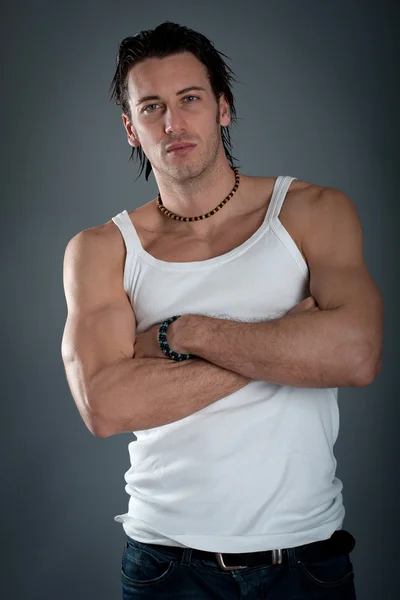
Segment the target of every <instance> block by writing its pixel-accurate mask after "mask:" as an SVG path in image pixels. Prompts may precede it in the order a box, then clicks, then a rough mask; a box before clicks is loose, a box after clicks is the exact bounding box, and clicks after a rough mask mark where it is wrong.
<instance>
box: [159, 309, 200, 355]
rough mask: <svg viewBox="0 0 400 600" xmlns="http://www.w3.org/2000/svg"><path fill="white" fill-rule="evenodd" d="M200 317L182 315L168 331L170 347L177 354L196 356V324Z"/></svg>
mask: <svg viewBox="0 0 400 600" xmlns="http://www.w3.org/2000/svg"><path fill="white" fill-rule="evenodd" d="M197 319H198V315H182V316H181V317H180V318H179V319H177V320H176V321H174V322H173V323H171V325H170V326H169V327H168V330H167V339H168V344H169V347H170V348H171V349H172V350H174V351H175V352H177V353H181V354H195V352H194V343H193V342H194V340H195V339H196V333H195V329H196V323H197V322H198V321H197Z"/></svg>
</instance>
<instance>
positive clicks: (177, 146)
mask: <svg viewBox="0 0 400 600" xmlns="http://www.w3.org/2000/svg"><path fill="white" fill-rule="evenodd" d="M193 146H195V144H189V143H184V142H182V143H176V144H172V145H171V146H168V148H167V152H171V151H172V150H179V149H180V148H192V147H193Z"/></svg>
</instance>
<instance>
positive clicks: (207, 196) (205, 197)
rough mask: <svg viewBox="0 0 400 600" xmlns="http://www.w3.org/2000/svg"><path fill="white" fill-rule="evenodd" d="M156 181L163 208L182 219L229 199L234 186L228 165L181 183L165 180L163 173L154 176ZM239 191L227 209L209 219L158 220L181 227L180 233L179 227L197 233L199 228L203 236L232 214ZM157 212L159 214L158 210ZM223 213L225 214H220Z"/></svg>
mask: <svg viewBox="0 0 400 600" xmlns="http://www.w3.org/2000/svg"><path fill="white" fill-rule="evenodd" d="M155 178H156V181H157V185H158V189H159V192H160V195H161V200H162V203H163V205H164V206H165V207H166V208H167V209H168V210H170V211H172V212H173V213H175V214H177V215H179V216H181V217H196V216H200V215H203V214H205V213H207V212H209V211H211V210H213V209H214V208H215V207H216V206H218V204H220V203H221V202H222V201H223V200H224V199H225V198H226V196H228V194H229V193H230V192H231V191H232V188H233V187H234V185H235V173H234V171H233V169H232V168H231V167H230V165H229V164H228V162H226V164H224V165H222V166H218V165H215V166H214V167H212V168H208V169H205V170H204V171H202V172H201V173H200V174H199V175H197V176H195V177H190V178H189V177H188V178H186V179H182V180H177V179H175V178H170V177H166V176H165V175H164V174H163V173H155ZM239 189H240V186H239ZM239 189H238V190H237V192H236V193H235V194H234V196H233V197H232V198H231V200H230V201H229V202H228V203H227V205H226V206H224V207H223V208H222V209H220V210H219V211H218V212H217V213H215V214H214V215H212V217H210V218H209V219H204V220H202V221H196V222H182V221H174V220H173V219H170V218H169V217H168V216H166V215H161V216H162V218H163V219H164V220H168V221H171V223H174V224H175V225H180V226H181V229H183V227H182V226H187V227H185V229H193V230H194V231H197V232H199V231H200V227H199V226H201V230H202V231H203V230H204V232H205V231H206V230H207V229H208V228H213V227H214V226H215V225H216V223H217V221H218V222H219V221H220V219H222V220H224V219H225V218H226V217H227V216H228V213H229V214H230V213H231V207H230V206H229V205H230V203H231V202H233V199H234V198H235V196H237V195H238V193H239ZM157 210H158V212H160V211H159V209H157ZM222 212H223V213H224V214H220V213H222ZM211 221H212V223H211Z"/></svg>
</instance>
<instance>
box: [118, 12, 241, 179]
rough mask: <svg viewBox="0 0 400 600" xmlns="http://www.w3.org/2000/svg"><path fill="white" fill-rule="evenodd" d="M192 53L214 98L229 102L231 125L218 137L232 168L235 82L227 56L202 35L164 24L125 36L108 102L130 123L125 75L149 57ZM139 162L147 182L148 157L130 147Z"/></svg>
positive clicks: (185, 28) (137, 149)
mask: <svg viewBox="0 0 400 600" xmlns="http://www.w3.org/2000/svg"><path fill="white" fill-rule="evenodd" d="M182 52H191V53H192V54H194V55H195V56H196V57H197V58H198V60H200V61H201V62H202V63H203V65H205V67H206V68H207V73H208V78H209V81H210V85H211V89H212V91H213V93H214V96H215V99H216V101H217V102H218V99H219V96H220V95H221V93H223V94H224V95H225V97H226V99H227V101H228V103H229V108H230V114H231V123H230V124H229V126H228V127H222V126H221V137H222V142H223V145H224V150H225V154H226V157H227V159H228V162H229V163H230V165H231V166H232V167H233V166H238V165H234V161H236V160H237V159H236V158H235V157H234V156H232V154H231V151H232V142H231V136H230V127H231V126H232V125H234V124H236V122H237V116H236V109H235V102H234V97H233V93H232V89H231V81H237V80H236V78H235V77H234V73H233V71H232V69H231V68H230V67H229V66H228V65H227V64H226V63H225V62H224V60H223V59H222V58H221V56H225V57H226V58H229V57H227V56H226V55H225V54H223V53H222V52H219V51H218V50H216V48H215V47H214V44H213V43H212V42H211V41H210V40H209V39H208V38H206V37H205V36H204V35H202V34H201V33H198V32H197V31H194V30H193V29H189V28H188V27H185V26H183V25H178V24H176V23H171V22H170V21H165V22H164V23H161V24H160V25H158V27H156V28H155V29H149V30H143V31H140V32H139V33H137V34H136V35H134V36H130V37H126V38H124V39H123V40H122V42H121V43H120V44H119V46H118V52H117V57H116V62H117V68H116V71H115V75H114V78H113V80H112V83H111V85H110V93H111V100H114V101H115V102H116V104H117V105H118V106H121V108H122V111H123V112H124V113H125V114H126V115H127V116H128V117H129V119H130V120H131V117H132V115H131V112H130V106H129V92H128V74H129V71H130V69H131V68H132V67H133V66H134V65H137V64H138V63H140V62H142V61H144V60H146V59H148V58H164V57H166V56H170V55H173V54H180V53H182ZM135 152H137V155H138V157H139V159H140V166H141V168H140V172H139V175H138V177H140V175H141V173H142V171H143V169H144V167H145V166H146V170H145V178H146V181H148V179H149V175H150V173H151V170H152V166H151V163H150V161H149V160H148V158H147V157H146V156H145V154H144V152H143V150H142V148H141V147H140V146H138V147H137V148H132V153H131V156H130V160H131V159H133V157H134V156H135Z"/></svg>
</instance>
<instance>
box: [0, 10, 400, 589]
mask: <svg viewBox="0 0 400 600" xmlns="http://www.w3.org/2000/svg"><path fill="white" fill-rule="evenodd" d="M6 4H7V3H6ZM8 4H9V6H8V7H6V6H5V5H3V9H2V12H3V14H2V15H1V22H2V35H1V44H2V59H3V60H2V62H3V74H2V94H1V102H2V110H1V119H2V129H1V131H2V139H3V141H4V142H5V143H4V144H3V146H2V161H1V166H2V176H1V185H2V194H1V208H2V219H1V228H2V235H1V256H2V259H3V260H2V275H1V282H2V293H1V303H2V310H1V313H0V314H1V319H2V323H1V325H2V344H1V376H2V377H1V379H2V386H1V390H2V407H3V411H4V412H3V415H2V445H3V452H2V454H1V457H2V463H3V464H2V479H3V482H5V483H4V485H3V486H2V494H1V503H2V505H1V516H2V549H3V553H2V554H3V557H2V562H1V565H2V570H3V574H2V576H1V580H0V586H1V589H0V593H1V595H2V597H4V598H13V599H14V598H16V599H22V598H24V599H25V598H29V599H35V600H54V599H55V598H57V600H70V599H71V598H74V599H75V600H80V599H85V600H88V599H96V600H103V599H104V600H105V599H107V600H110V599H117V598H120V597H121V588H120V580H119V571H120V558H121V553H122V549H123V540H124V536H123V530H122V526H121V525H120V524H118V523H115V522H114V521H113V517H114V515H116V514H119V513H121V512H125V510H126V508H127V502H128V496H127V495H126V493H125V491H124V486H125V481H124V478H123V476H124V473H125V471H126V470H127V469H128V467H129V463H128V451H127V444H128V443H129V441H130V440H131V439H132V436H131V435H128V434H124V435H119V436H113V437H111V438H108V439H99V438H95V437H93V436H92V435H91V433H90V432H89V431H88V429H86V427H85V425H84V423H83V421H82V419H81V417H80V415H79V413H78V411H77V409H76V407H75V404H74V401H73V399H72V396H71V394H70V392H69V388H68V385H67V382H66V378H65V375H64V368H63V364H62V360H61V338H62V333H63V329H64V324H65V318H66V304H65V299H64V292H63V286H62V263H63V256H64V250H65V247H66V245H67V242H68V240H69V239H70V238H71V237H72V236H73V235H75V234H76V233H77V232H78V231H80V230H82V229H85V228H88V227H93V226H95V225H99V224H101V223H104V222H105V221H107V220H109V219H110V218H111V217H112V216H114V215H115V214H117V213H118V212H120V211H122V210H123V209H124V208H126V209H127V210H131V209H133V208H135V207H137V206H140V205H141V204H143V203H145V202H147V201H149V200H151V199H152V198H154V197H155V195H156V193H157V188H156V185H155V180H154V177H153V176H151V177H150V181H149V182H148V183H146V182H145V180H144V177H143V176H142V177H141V178H140V179H139V180H138V181H137V182H136V183H134V180H135V179H136V176H137V167H136V166H135V165H134V164H133V163H132V162H128V158H129V155H130V147H129V146H128V144H127V142H126V136H125V132H124V130H123V126H122V121H121V117H120V109H119V108H118V107H116V106H115V105H113V104H111V103H110V101H109V97H108V88H109V85H110V82H111V79H112V76H113V74H114V69H115V54H116V51H117V45H118V43H119V42H120V41H121V39H122V38H124V37H125V36H127V35H133V34H135V33H137V32H138V31H140V30H141V29H152V28H154V27H155V26H157V25H158V24H159V23H161V22H162V21H164V20H170V21H175V22H178V23H181V24H185V25H187V26H189V27H192V28H194V29H197V30H198V31H200V32H201V33H204V34H205V35H207V36H208V37H209V38H210V39H211V40H212V41H213V42H214V43H215V44H216V47H217V49H219V50H221V51H222V52H224V53H225V54H227V55H228V56H229V57H230V59H231V60H230V61H228V64H229V65H230V66H231V67H232V68H233V70H234V72H235V74H236V77H237V79H239V81H240V83H239V84H237V85H236V87H235V89H234V93H235V97H236V105H237V112H238V117H239V121H238V126H237V128H236V129H234V131H233V142H234V155H235V156H236V157H237V158H238V160H239V162H240V164H241V165H242V169H241V170H242V172H243V173H245V174H248V175H270V176H277V175H280V174H288V175H293V176H295V177H298V178H301V179H306V180H308V181H312V182H314V183H318V184H323V185H328V186H334V187H337V188H339V189H341V190H342V191H344V192H345V193H346V194H348V195H349V196H350V198H351V199H352V200H353V201H354V203H355V204H356V206H357V208H358V211H359V214H360V217H361V221H362V225H363V230H364V236H365V260H366V263H367V265H368V267H369V269H370V271H371V273H372V275H373V277H374V279H375V281H376V282H377V284H378V286H379V288H380V290H381V291H382V293H383V296H384V300H385V344H384V355H383V369H382V371H381V373H380V375H379V376H378V377H377V379H376V380H375V381H374V382H373V384H371V385H370V386H368V387H366V388H345V389H341V390H340V391H339V402H340V410H341V430H340V435H339V440H338V442H337V444H336V446H335V451H336V457H337V459H338V470H337V473H338V476H339V477H340V478H341V479H342V480H343V482H344V501H345V506H346V510H347V515H346V519H345V523H344V525H345V527H346V528H347V529H349V530H350V531H351V532H352V533H353V535H354V536H355V537H356V539H357V546H356V549H355V551H354V553H353V554H352V558H353V563H354V566H355V571H356V584H357V589H358V598H359V599H365V600H370V599H371V600H376V599H378V598H384V599H385V600H390V599H393V600H394V599H395V598H396V597H398V596H397V595H396V588H397V579H398V578H397V572H396V568H397V561H396V560H395V555H394V551H395V548H396V542H397V536H398V535H399V519H398V513H399V509H398V501H397V497H396V491H397V478H398V473H399V469H398V456H399V454H398V452H399V441H398V440H399V436H398V435H397V426H398V417H399V416H400V411H399V408H398V400H397V399H396V397H395V387H394V383H395V360H396V358H397V354H396V347H395V339H396V323H395V316H397V306H396V304H395V301H396V299H397V300H398V296H397V286H396V279H395V277H396V275H397V274H398V271H397V273H396V272H395V269H394V264H395V256H396V254H398V247H396V244H397V240H396V238H395V233H397V226H398V216H399V210H398V202H399V196H398V186H397V185H396V184H397V182H395V166H397V167H398V165H399V162H398V154H397V156H396V152H397V144H396V145H395V140H396V135H398V129H397V121H396V119H397V114H396V113H397V110H398V108H397V110H396V103H398V95H397V92H398V90H397V89H396V84H395V71H396V69H395V66H396V61H397V60H398V57H395V51H396V50H397V48H396V47H395V42H394V39H395V18H396V16H397V17H398V14H397V15H395V11H394V8H393V7H394V3H393V5H392V4H389V3H388V2H381V3H378V2H374V3H372V5H371V4H369V3H367V2H350V3H345V2H337V1H321V2H317V1H286V2H285V1H280V2H272V1H264V2H261V1H260V2H254V1H253V2H252V1H246V2H245V3H243V4H238V5H237V6H235V5H234V3H231V2H215V1H213V2H210V1H203V2H202V3H195V4H193V3H189V2H186V1H185V2H172V1H171V0H169V1H168V2H148V3H146V2H142V1H140V2H127V1H125V2H123V1H113V2H83V3H78V2H77V1H70V2H66V1H65V2H52V1H50V0H48V1H43V0H42V1H38V0H37V1H35V2H29V1H15V0H14V1H13V2H9V3H8ZM397 331H398V330H397ZM397 593H398V590H397Z"/></svg>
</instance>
